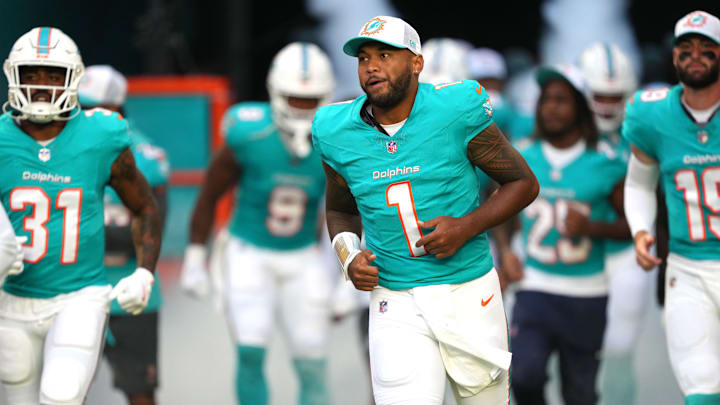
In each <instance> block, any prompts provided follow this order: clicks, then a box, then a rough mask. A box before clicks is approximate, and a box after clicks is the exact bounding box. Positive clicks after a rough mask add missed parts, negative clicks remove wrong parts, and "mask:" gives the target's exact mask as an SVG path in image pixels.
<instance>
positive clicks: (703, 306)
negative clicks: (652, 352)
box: [664, 253, 720, 396]
mask: <svg viewBox="0 0 720 405" xmlns="http://www.w3.org/2000/svg"><path fill="white" fill-rule="evenodd" d="M664 317H665V319H664V320H665V334H666V335H667V343H668V352H669V354H670V364H672V368H673V372H674V373H675V378H677V380H678V384H679V385H680V389H681V390H682V392H683V394H684V395H686V396H687V395H691V394H716V393H720V261H711V260H692V259H688V258H685V257H682V256H679V255H676V254H674V253H671V254H670V255H669V256H668V261H667V270H666V274H665V314H664Z"/></svg>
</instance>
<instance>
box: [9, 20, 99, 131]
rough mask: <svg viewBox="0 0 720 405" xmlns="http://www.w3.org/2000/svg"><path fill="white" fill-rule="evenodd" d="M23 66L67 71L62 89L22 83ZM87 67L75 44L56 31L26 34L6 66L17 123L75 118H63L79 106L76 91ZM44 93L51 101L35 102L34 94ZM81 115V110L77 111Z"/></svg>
mask: <svg viewBox="0 0 720 405" xmlns="http://www.w3.org/2000/svg"><path fill="white" fill-rule="evenodd" d="M23 66H52V67H59V68H64V69H65V84H64V85H63V86H46V85H35V84H22V83H20V69H21V68H22V67H23ZM84 70H85V67H84V66H83V62H82V58H81V57H80V52H79V51H78V48H77V45H75V42H74V41H73V40H72V39H70V37H68V36H67V35H65V33H63V32H62V31H60V30H59V29H57V28H52V27H36V28H33V29H31V30H30V31H29V32H27V33H25V34H23V35H22V36H21V37H20V38H19V39H18V40H17V41H15V44H14V45H13V47H12V49H11V50H10V54H9V55H8V58H7V59H6V60H5V63H4V64H3V71H4V72H5V76H6V77H7V80H8V101H7V102H6V103H5V105H3V111H6V110H7V106H8V105H9V106H10V107H12V108H13V109H15V110H17V111H18V112H19V114H18V115H16V116H15V118H16V119H29V120H30V121H32V122H36V123H46V122H50V121H52V120H68V119H70V118H72V117H73V116H74V115H76V114H74V115H72V116H69V117H63V116H62V115H61V114H63V113H66V112H69V111H72V110H73V109H74V108H76V107H77V106H78V99H77V90H78V84H79V83H80V79H81V78H82V75H83V72H84ZM34 89H43V90H47V91H48V93H50V101H32V98H31V94H30V92H31V90H34ZM78 112H79V110H78Z"/></svg>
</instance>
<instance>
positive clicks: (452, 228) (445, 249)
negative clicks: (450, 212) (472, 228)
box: [415, 216, 471, 259]
mask: <svg viewBox="0 0 720 405" xmlns="http://www.w3.org/2000/svg"><path fill="white" fill-rule="evenodd" d="M419 224H420V227H422V228H423V229H428V228H435V229H433V230H432V231H430V233H427V234H426V235H425V236H423V237H422V238H420V240H418V241H417V242H415V246H416V247H420V246H424V247H425V250H426V251H427V252H428V253H430V254H431V255H435V257H437V258H438V259H444V258H446V257H450V256H452V255H454V254H455V252H457V251H458V249H460V247H462V245H464V244H465V242H467V240H468V239H470V236H471V235H468V233H467V229H466V225H465V221H463V220H462V219H461V218H455V217H447V216H440V217H435V218H433V219H431V220H429V221H420V222H419Z"/></svg>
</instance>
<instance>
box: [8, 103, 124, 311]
mask: <svg viewBox="0 0 720 405" xmlns="http://www.w3.org/2000/svg"><path fill="white" fill-rule="evenodd" d="M129 146H130V137H129V135H128V130H127V123H126V121H125V120H123V119H122V118H121V117H120V116H119V115H118V114H116V113H111V112H110V111H107V110H93V111H83V112H80V114H79V115H78V116H76V117H75V118H73V119H71V120H69V121H68V122H67V124H66V125H65V128H64V129H63V130H62V131H61V132H60V134H59V135H58V136H57V137H56V138H55V139H54V140H52V142H50V143H49V144H47V146H42V145H41V144H39V143H37V142H36V141H35V140H34V139H33V138H32V137H30V136H29V135H27V134H25V133H24V132H22V131H21V130H20V129H19V128H18V127H17V126H16V125H15V123H14V122H13V120H12V119H11V118H10V116H9V115H8V114H4V115H2V116H1V117H0V161H1V162H3V169H2V170H0V198H2V203H3V204H4V205H5V207H6V209H7V212H8V215H9V216H10V220H11V221H12V223H13V227H14V228H15V233H16V234H17V235H18V236H27V237H28V242H27V243H26V245H25V246H26V248H25V270H24V271H23V272H22V273H20V274H19V275H17V276H10V277H8V278H7V280H6V281H5V285H4V286H3V289H4V290H5V291H7V292H9V293H11V294H15V295H18V296H23V297H33V298H50V297H54V296H56V295H58V294H64V293H69V292H72V291H76V290H79V289H81V288H84V287H87V286H92V285H106V284H107V283H108V281H107V278H106V276H105V271H104V267H103V255H104V251H105V230H104V218H103V193H104V189H105V185H106V184H107V183H108V182H109V180H110V169H111V166H112V164H113V162H114V161H115V159H116V158H117V157H118V155H119V154H120V153H121V152H122V151H123V150H125V149H126V148H127V147H129Z"/></svg>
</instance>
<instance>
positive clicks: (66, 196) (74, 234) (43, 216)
mask: <svg viewBox="0 0 720 405" xmlns="http://www.w3.org/2000/svg"><path fill="white" fill-rule="evenodd" d="M81 202H82V189H80V188H66V189H63V190H61V191H60V192H59V193H58V195H57V198H56V200H55V209H57V210H62V211H63V227H62V233H63V236H62V253H61V254H60V264H73V263H75V262H76V261H77V252H78V242H79V236H80V209H81V207H82V204H81ZM51 204H52V201H51V200H50V197H48V195H47V194H46V193H45V191H44V190H43V189H42V188H40V187H17V188H15V189H13V190H12V191H11V192H10V209H11V210H12V211H24V210H25V209H26V208H27V206H28V205H30V206H32V208H33V210H32V215H31V216H29V217H25V218H24V219H23V229H24V230H26V231H28V232H30V245H24V247H25V261H26V262H28V263H37V262H39V261H40V260H41V259H42V258H43V257H45V255H46V254H47V250H48V229H47V227H46V226H45V224H47V222H48V220H50V206H51Z"/></svg>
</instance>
